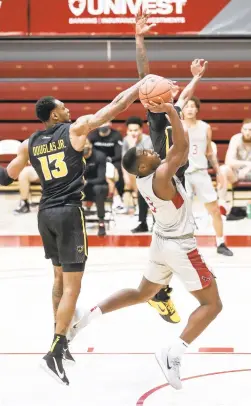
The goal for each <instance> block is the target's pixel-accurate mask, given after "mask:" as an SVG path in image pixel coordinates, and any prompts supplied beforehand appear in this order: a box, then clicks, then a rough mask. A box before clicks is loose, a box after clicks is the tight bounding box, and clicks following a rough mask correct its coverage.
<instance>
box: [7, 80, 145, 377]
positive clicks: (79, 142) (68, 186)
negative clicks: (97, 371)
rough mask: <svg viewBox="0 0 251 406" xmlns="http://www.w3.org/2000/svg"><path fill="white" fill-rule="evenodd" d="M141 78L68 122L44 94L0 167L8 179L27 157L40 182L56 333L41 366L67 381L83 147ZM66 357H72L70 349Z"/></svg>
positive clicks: (80, 256) (81, 227) (134, 93)
mask: <svg viewBox="0 0 251 406" xmlns="http://www.w3.org/2000/svg"><path fill="white" fill-rule="evenodd" d="M144 81H145V79H143V80H141V81H139V82H138V83H136V84H135V85H134V86H132V87H131V88H129V89H127V90H125V91H124V92H122V93H120V94H119V95H118V96H117V97H116V98H115V99H114V100H113V101H112V102H111V103H110V104H108V105H107V106H106V107H104V108H103V109H101V110H100V111H98V112H97V113H96V114H94V115H87V116H82V117H80V118H78V119H77V121H76V122H75V123H74V124H71V121H70V113H69V110H68V109H67V107H65V105H64V103H62V102H61V101H59V100H57V99H55V98H54V97H43V98H42V99H40V100H38V102H37V104H36V114H37V117H38V119H39V120H40V121H42V122H43V123H44V125H45V130H43V131H37V132H36V133H34V134H33V135H31V137H30V138H29V139H27V140H26V141H24V142H23V143H22V145H21V146H20V149H19V151H18V154H17V157H16V158H15V159H14V160H13V161H11V162H10V164H9V165H8V166H7V168H1V167H0V184H1V185H10V184H11V183H12V182H13V181H14V180H15V179H17V178H18V176H19V174H20V172H21V171H22V169H23V168H24V167H25V166H26V165H27V163H28V161H29V160H30V162H31V165H32V166H33V167H34V169H35V170H36V172H37V174H38V176H39V179H40V181H41V185H42V198H41V201H40V207H39V213H38V228H39V232H40V234H41V237H42V240H43V245H44V250H45V257H46V258H48V259H51V261H52V264H53V266H54V273H55V281H54V286H53V294H52V296H53V309H54V315H55V323H56V325H55V335H54V338H53V342H52V346H51V348H50V351H49V352H48V354H47V355H46V356H45V357H44V358H43V360H42V366H43V367H44V368H45V369H46V370H47V371H48V372H49V373H50V374H51V375H53V376H54V377H55V378H56V379H57V380H58V381H60V382H61V383H63V384H65V385H69V380H68V378H67V376H66V373H65V370H64V366H63V363H62V360H63V352H64V348H67V339H66V333H67V330H68V328H69V325H70V323H71V320H72V318H73V315H74V312H75V308H76V302H77V299H78V296H79V292H80V288H81V280H82V276H83V272H84V268H85V262H86V259H87V255H88V248H87V237H86V230H85V220H84V213H83V210H82V205H81V200H82V198H83V193H82V191H83V187H84V184H83V172H84V167H83V162H82V159H83V149H84V145H85V141H86V138H87V135H88V133H89V132H90V131H91V130H94V129H95V128H97V127H99V126H100V125H102V124H103V123H106V122H107V121H110V120H112V119H113V118H114V117H116V116H117V115H118V114H119V113H121V112H122V111H123V110H125V109H127V107H129V105H130V104H132V103H133V102H134V101H135V100H136V99H137V98H138V89H139V87H140V85H141V84H142V83H143V82H144ZM68 358H71V356H70V354H69V352H68Z"/></svg>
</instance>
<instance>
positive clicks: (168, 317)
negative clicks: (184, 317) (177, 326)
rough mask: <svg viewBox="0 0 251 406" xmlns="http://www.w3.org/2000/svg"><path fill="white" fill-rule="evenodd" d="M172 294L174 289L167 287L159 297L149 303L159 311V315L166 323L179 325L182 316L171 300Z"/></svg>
mask: <svg viewBox="0 0 251 406" xmlns="http://www.w3.org/2000/svg"><path fill="white" fill-rule="evenodd" d="M171 292H172V288H170V287H169V286H167V287H166V288H164V289H161V290H160V291H159V293H157V295H155V296H154V297H153V298H152V299H151V300H149V301H148V303H149V305H150V306H152V307H154V309H156V310H157V312H158V313H159V315H160V316H161V317H162V319H164V320H165V321H168V322H169V323H179V322H180V316H179V314H178V312H177V311H176V308H175V306H174V303H173V301H172V299H171V295H170V294H171Z"/></svg>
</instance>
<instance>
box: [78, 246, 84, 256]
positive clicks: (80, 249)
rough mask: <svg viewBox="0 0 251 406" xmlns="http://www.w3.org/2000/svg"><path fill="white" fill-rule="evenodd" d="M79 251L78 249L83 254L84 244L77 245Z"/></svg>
mask: <svg viewBox="0 0 251 406" xmlns="http://www.w3.org/2000/svg"><path fill="white" fill-rule="evenodd" d="M77 251H78V253H79V254H81V253H82V252H83V251H84V246H83V245H79V246H78V247H77Z"/></svg>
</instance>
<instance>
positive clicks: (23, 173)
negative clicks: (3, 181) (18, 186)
mask: <svg viewBox="0 0 251 406" xmlns="http://www.w3.org/2000/svg"><path fill="white" fill-rule="evenodd" d="M18 180H19V181H28V180H29V172H28V167H25V168H24V169H23V170H22V171H21V172H20V174H19V176H18Z"/></svg>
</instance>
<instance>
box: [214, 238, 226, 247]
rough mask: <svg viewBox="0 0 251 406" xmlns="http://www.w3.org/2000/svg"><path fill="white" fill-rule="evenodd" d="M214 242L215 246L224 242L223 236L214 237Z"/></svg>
mask: <svg viewBox="0 0 251 406" xmlns="http://www.w3.org/2000/svg"><path fill="white" fill-rule="evenodd" d="M216 243H217V247H219V245H221V244H224V237H216Z"/></svg>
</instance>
